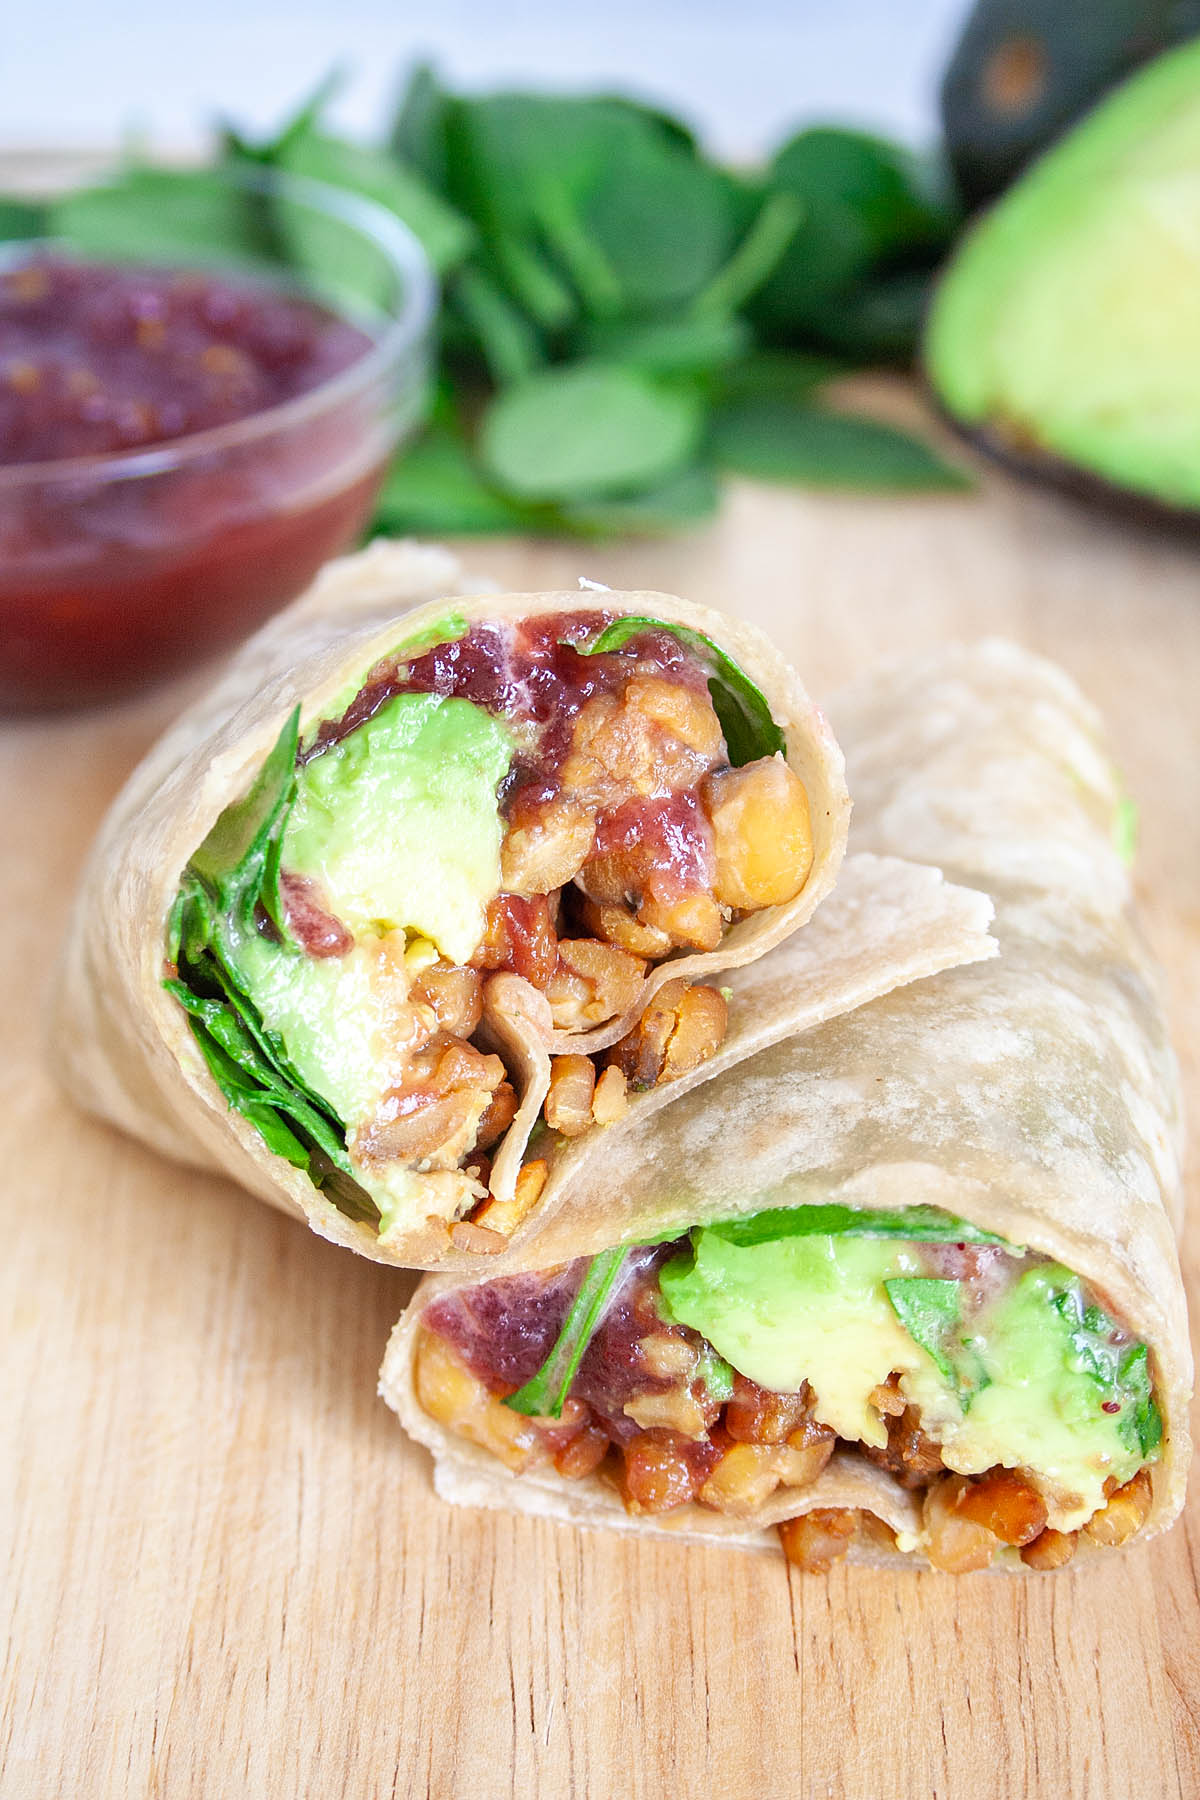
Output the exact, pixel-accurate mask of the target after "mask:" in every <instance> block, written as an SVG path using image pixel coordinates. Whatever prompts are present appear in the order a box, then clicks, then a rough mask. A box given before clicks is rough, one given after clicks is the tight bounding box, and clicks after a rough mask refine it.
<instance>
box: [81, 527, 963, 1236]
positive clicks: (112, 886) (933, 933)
mask: <svg viewBox="0 0 1200 1800" xmlns="http://www.w3.org/2000/svg"><path fill="white" fill-rule="evenodd" d="M469 588H470V583H469V582H467V581H466V580H465V579H464V576H463V574H462V571H461V570H460V569H459V567H458V565H457V564H456V563H455V562H454V561H453V559H451V558H450V557H448V556H447V555H446V553H444V552H440V551H436V550H430V549H422V548H420V547H418V546H415V545H411V544H383V543H380V544H376V545H375V546H374V547H373V548H372V549H371V550H369V551H367V552H364V553H363V554H362V555H360V556H357V557H351V558H348V559H346V560H344V561H343V562H341V563H337V564H334V565H331V567H330V568H329V569H328V570H327V571H325V573H324V574H323V575H322V576H321V578H320V579H319V580H318V582H317V583H316V585H315V586H314V587H313V588H312V590H311V591H310V592H309V593H308V594H307V595H306V596H304V597H303V598H302V599H301V600H300V601H298V602H297V603H296V605H295V606H293V607H292V608H290V609H289V610H288V611H287V612H285V613H284V614H282V615H280V617H279V618H277V619H276V620H274V621H273V622H272V623H271V624H270V625H268V626H267V627H266V629H265V630H263V631H262V632H260V633H259V634H258V635H257V636H256V637H255V638H253V639H252V640H251V641H250V642H249V643H248V644H247V645H246V647H245V648H244V650H243V651H242V652H241V653H240V655H239V656H238V657H237V658H235V660H234V661H233V663H232V664H231V665H230V667H229V669H228V671H227V673H226V674H225V675H224V677H223V678H222V680H221V681H220V682H219V683H218V684H217V686H216V688H215V689H214V690H213V692H212V693H211V694H209V695H208V696H207V697H206V698H205V699H203V700H202V701H201V702H200V703H199V704H198V705H197V706H195V707H193V708H192V709H191V711H189V712H187V713H186V714H184V716H183V717H181V718H180V720H179V721H178V723H177V724H176V725H175V726H174V727H173V728H172V729H171V730H170V731H169V732H168V733H167V734H166V736H165V737H164V738H163V739H162V740H161V741H160V742H159V744H158V745H157V746H156V747H155V748H154V749H153V750H152V751H151V752H150V754H149V755H148V756H147V758H146V759H145V761H144V762H143V763H142V764H141V766H140V767H139V768H138V769H137V770H136V771H135V773H134V774H133V776H132V778H131V779H130V781H129V783H128V785H127V786H126V788H125V790H124V791H123V793H122V794H121V795H120V797H119V798H118V800H117V801H116V803H115V805H114V807H113V809H112V811H111V813H110V814H109V816H108V819H107V820H106V822H105V824H104V827H103V829H102V830H101V833H100V835H99V838H98V840H97V843H96V845H95V848H94V851H93V853H92V856H91V859H90V862H89V864H88V867H87V870H86V872H85V875H84V878H83V883H82V887H81V890H80V893H79V897H78V901H77V904H76V907H75V911H74V914H73V921H72V925H71V928H70V933H69V938H68V942H67V945H66V950H65V954H64V958H63V961H62V965H61V969H60V973H59V979H58V983H57V990H56V996H55V1001H54V1009H53V1025H52V1056H53V1060H54V1064H55V1067H56V1068H57V1069H58V1070H59V1072H60V1074H61V1076H62V1079H63V1081H64V1084H65V1086H66V1087H67V1089H68V1091H69V1092H70V1093H71V1094H72V1095H73V1096H74V1098H75V1099H76V1100H78V1101H80V1102H81V1103H82V1104H83V1105H85V1106H86V1107H89V1108H90V1109H92V1110H94V1111H96V1112H98V1113H100V1114H101V1115H103V1116H104V1117H106V1118H108V1119H110V1120H112V1121H113V1122H114V1123H116V1124H118V1125H120V1126H122V1127H123V1128H124V1129H126V1130H129V1131H132V1132H133V1133H135V1134H136V1135H137V1136H139V1137H142V1138H143V1139H145V1140H146V1141H147V1142H149V1143H151V1144H153V1145H154V1146H155V1147H156V1148H158V1149H160V1150H162V1151H165V1152H166V1153H167V1154H169V1155H172V1156H175V1157H178V1158H180V1159H181V1160H184V1161H188V1162H191V1163H194V1164H197V1165H199V1166H202V1167H205V1168H211V1169H216V1170H219V1171H223V1172H224V1173H226V1174H228V1175H230V1176H232V1177H233V1178H234V1179H235V1180H236V1181H238V1182H240V1183H241V1184H242V1185H243V1186H245V1187H247V1188H249V1189H251V1190H252V1191H253V1192H255V1193H257V1194H259V1195H260V1196H261V1197H262V1198H264V1199H267V1200H269V1201H271V1202H272V1203H273V1204H275V1205H277V1206H280V1207H282V1208H284V1209H285V1210H288V1211H291V1212H295V1213H299V1214H301V1215H302V1216H303V1217H305V1218H306V1219H307V1220H308V1222H309V1223H310V1224H311V1225H312V1226H313V1228H314V1229H316V1230H317V1231H319V1232H321V1233H322V1234H324V1235H325V1236H327V1237H331V1238H333V1239H335V1240H337V1241H339V1242H341V1243H343V1244H347V1245H349V1246H351V1247H353V1248H354V1249H357V1250H359V1251H361V1252H362V1253H364V1254H366V1255H368V1256H372V1257H375V1258H378V1259H380V1260H384V1261H390V1262H395V1263H400V1264H404V1265H408V1266H416V1267H433V1266H439V1265H440V1266H448V1267H455V1266H457V1267H474V1266H477V1263H478V1259H479V1257H480V1255H482V1254H491V1255H495V1254H497V1253H504V1252H505V1251H506V1250H508V1249H509V1247H510V1246H515V1245H516V1244H518V1243H519V1242H520V1241H522V1239H523V1237H524V1236H527V1235H528V1234H529V1233H531V1232H533V1231H535V1230H536V1229H538V1228H539V1227H540V1224H541V1222H542V1221H543V1219H544V1218H545V1217H546V1216H548V1215H549V1213H551V1212H552V1211H553V1208H554V1206H555V1205H556V1204H557V1201H556V1194H557V1186H558V1183H557V1180H556V1179H555V1178H554V1176H553V1167H554V1164H555V1162H556V1156H557V1150H558V1148H560V1147H561V1145H562V1144H563V1143H565V1142H568V1141H572V1142H584V1141H589V1140H592V1139H594V1138H596V1137H597V1136H598V1135H602V1133H603V1130H604V1129H606V1128H607V1126H608V1125H609V1124H610V1123H611V1122H612V1121H614V1120H615V1119H617V1118H618V1117H620V1116H622V1115H623V1114H624V1113H625V1112H626V1111H627V1110H628V1109H629V1108H630V1104H631V1099H632V1100H633V1101H634V1102H635V1104H634V1110H635V1111H636V1110H638V1107H639V1105H640V1104H641V1103H642V1102H644V1101H648V1100H650V1099H651V1098H652V1096H653V1093H655V1092H657V1091H658V1089H659V1087H660V1085H661V1084H663V1083H671V1084H672V1085H673V1086H674V1087H675V1088H676V1089H679V1090H680V1091H682V1087H683V1086H685V1085H686V1084H687V1083H688V1082H690V1081H693V1080H696V1079H700V1078H702V1076H703V1074H704V1073H705V1071H706V1068H707V1065H708V1062H709V1060H710V1059H711V1058H712V1057H713V1055H714V1054H719V1055H720V1057H722V1058H723V1059H724V1060H726V1061H728V1060H730V1059H733V1060H736V1059H737V1058H738V1057H739V1056H743V1055H746V1054H748V1053H749V1052H750V1051H751V1050H752V1049H753V1048H755V1047H756V1046H757V1045H759V1044H761V1043H764V1042H769V1041H771V1040H772V1039H773V1038H774V1037H777V1036H779V1035H780V1034H781V1033H782V1032H785V1031H788V1030H791V1029H794V1028H795V1027H796V1024H797V1021H798V1020H799V1019H800V1018H809V1019H811V1018H813V1017H816V1016H827V1015H828V1014H829V1013H831V1012H834V1011H837V1010H840V1009H841V1008H842V1007H844V1006H845V1005H850V1004H855V1003H856V1002H857V1000H858V999H859V998H861V996H862V995H863V994H864V993H880V992H885V991H887V989H888V988H890V987H891V986H893V985H894V983H895V982H896V981H897V980H903V979H908V978H909V972H910V971H913V970H915V971H917V972H921V973H924V972H925V971H926V970H927V969H928V968H929V967H942V966H945V965H946V964H947V963H949V962H953V961H955V960H958V959H959V957H960V955H963V954H966V955H973V954H976V953H978V940H979V939H980V937H981V935H982V932H983V929H984V927H983V925H981V923H980V920H981V913H980V907H982V906H985V903H984V902H982V901H980V900H975V901H971V902H966V903H964V902H963V901H962V900H961V898H960V897H958V896H957V895H949V894H948V891H947V890H945V889H944V888H943V887H942V885H941V884H939V883H936V882H930V881H929V879H928V877H927V876H916V877H914V876H913V875H912V873H911V872H908V873H906V872H905V871H904V870H903V868H901V867H900V866H898V865H896V864H895V863H892V862H882V861H880V860H879V859H875V860H874V861H870V860H869V859H868V861H867V862H864V863H862V864H861V865H860V866H859V867H858V869H857V870H856V872H855V874H854V875H853V876H852V877H851V879H850V881H849V885H848V888H847V892H846V895H845V896H844V898H843V901H842V903H841V904H840V906H839V909H838V912H837V913H836V915H835V920H834V923H835V924H836V925H837V927H838V929H837V930H835V931H834V932H833V933H832V935H831V934H830V933H829V932H825V933H824V934H823V935H822V937H821V938H820V939H819V940H818V942H819V943H823V944H825V945H826V946H827V952H826V954H827V957H828V959H829V963H830V970H829V971H828V972H827V971H825V970H824V969H823V968H822V967H821V966H819V965H817V964H814V963H813V959H812V958H811V956H810V957H809V958H808V959H807V960H806V962H805V965H804V966H805V970H806V974H805V983H806V990H807V991H805V992H803V993H799V992H796V991H794V990H793V989H792V987H790V986H789V987H788V988H787V989H785V990H776V989H774V988H772V989H771V990H765V989H762V988H756V989H754V991H753V996H752V1001H751V1002H747V1003H746V1004H744V1005H742V1006H740V1007H738V1008H735V1017H734V1019H733V1023H732V1029H731V1028H730V1017H729V1010H728V999H727V994H726V992H725V990H724V988H723V987H718V986H717V985H713V982H712V979H711V978H713V977H716V976H722V977H723V976H724V974H725V973H726V972H729V971H735V970H738V969H740V968H743V967H752V966H753V965H754V963H755V962H756V961H757V959H759V958H760V957H761V956H762V955H763V954H764V953H765V952H766V951H767V950H769V949H770V948H772V947H773V946H775V945H777V944H779V943H780V942H781V941H782V940H784V939H785V938H787V937H788V936H789V934H791V933H793V932H794V931H795V930H796V928H797V927H799V926H803V925H806V922H807V921H808V920H809V919H810V918H811V916H812V914H813V912H814V911H815V909H816V907H817V905H818V902H820V901H821V900H822V899H823V898H824V897H825V896H826V895H827V894H828V893H829V891H830V890H831V888H832V887H833V884H834V879H835V876H836V874H837V872H838V868H839V865H840V863H841V860H842V855H843V850H844V844H845V836H846V827H847V819H848V813H849V800H848V797H847V793H846V787H845V781H844V774H843V766H842V759H841V754H840V752H839V750H838V748H837V745H836V743H835V742H834V739H833V737H832V734H831V733H830V731H829V728H828V726H827V724H826V722H825V720H824V718H823V716H822V715H821V713H820V712H819V711H818V709H817V708H816V707H815V706H814V705H813V704H812V702H811V701H810V700H809V699H808V697H807V695H806V694H805V692H804V690H803V688H802V687H801V685H800V683H799V681H798V680H797V678H796V676H795V675H794V674H793V673H792V671H791V670H790V669H789V668H788V667H787V666H786V665H785V664H784V663H783V662H782V660H781V659H780V658H779V656H778V655H777V654H776V653H775V652H774V651H773V650H772V648H771V646H770V645H769V644H768V643H767V641H766V640H765V639H764V638H763V637H762V635H761V634H760V633H759V632H758V631H757V630H755V629H754V628H753V627H751V626H749V625H746V624H743V623H739V622H737V621H734V620H731V619H727V618H724V617H722V616H721V615H719V614H717V613H713V612H710V611H707V610H705V609H703V608H700V607H696V606H692V605H689V604H688V603H687V602H685V601H682V600H677V599H674V598H673V597H671V596H667V595H661V594H647V593H621V594H618V593H612V592H610V591H608V590H595V591H591V592H587V593H583V594H569V593H568V594H563V593H553V594H526V595H511V594H510V595H501V594H495V593H490V592H471V591H468V589H469ZM964 904H965V911H964ZM964 931H965V946H964V943H963V937H964ZM931 958H932V961H931V960H930V959H931ZM818 994H819V998H817V996H818ZM531 1139H532V1140H534V1141H533V1142H532V1144H531Z"/></svg>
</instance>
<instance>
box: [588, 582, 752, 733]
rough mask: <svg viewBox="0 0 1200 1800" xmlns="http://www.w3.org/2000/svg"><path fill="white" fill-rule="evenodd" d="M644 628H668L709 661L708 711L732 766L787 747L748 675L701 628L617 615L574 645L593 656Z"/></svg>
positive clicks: (621, 643)
mask: <svg viewBox="0 0 1200 1800" xmlns="http://www.w3.org/2000/svg"><path fill="white" fill-rule="evenodd" d="M643 631H669V632H670V634H671V636H672V637H674V638H678V640H679V642H680V643H681V644H686V645H687V647H688V649H689V650H693V651H695V652H696V653H697V654H698V655H699V656H700V658H701V660H702V661H703V662H705V663H707V664H708V666H709V668H710V669H711V671H712V673H711V674H710V675H709V678H708V691H709V695H710V697H711V699H712V703H713V711H714V712H715V713H716V715H717V718H718V720H719V721H720V725H721V730H722V732H723V733H724V734H725V745H726V748H727V749H728V751H729V760H730V762H731V763H732V764H733V766H734V768H735V769H738V768H740V767H741V766H742V764H743V763H748V762H756V761H757V760H758V758H759V757H760V756H776V755H778V754H780V753H781V752H782V751H784V750H786V748H787V741H786V739H785V738H784V735H783V733H782V731H780V729H779V727H778V725H777V724H776V723H775V721H774V719H773V718H772V717H771V709H770V707H769V706H768V705H767V702H766V699H765V697H764V696H763V694H762V693H761V692H760V691H759V689H758V688H756V687H755V685H754V683H753V682H752V681H751V679H750V677H749V676H748V675H747V674H746V673H745V672H744V671H743V670H742V669H739V668H738V666H737V664H736V663H735V662H734V660H733V658H732V657H729V656H726V654H725V652H724V651H723V650H722V649H721V647H720V645H718V644H714V643H713V641H712V639H711V638H708V637H705V636H704V634H703V633H702V632H699V631H692V630H690V629H689V627H688V626H686V625H672V624H669V623H668V622H667V621H666V620H665V619H640V618H632V617H631V618H624V619H616V620H615V621H614V622H613V624H611V625H609V626H607V627H606V628H605V630H603V631H602V632H601V633H600V635H599V637H598V638H596V639H595V640H594V642H592V643H590V644H588V645H586V646H584V645H582V644H580V645H579V646H577V647H578V649H579V650H580V653H581V654H582V655H584V656H596V655H599V654H601V653H602V652H603V651H606V650H620V649H622V648H623V647H624V646H625V645H626V644H627V643H628V642H629V641H630V639H631V638H635V637H637V636H638V634H639V633H640V632H643Z"/></svg>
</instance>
